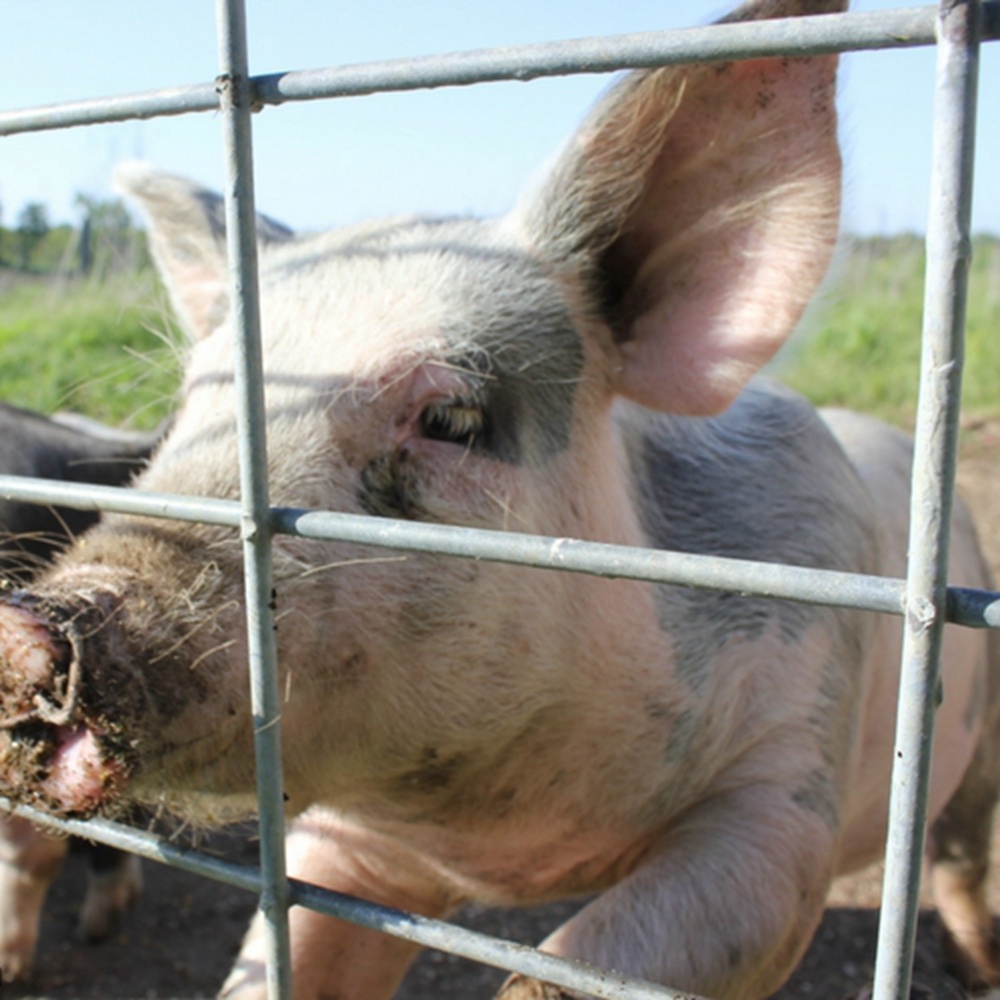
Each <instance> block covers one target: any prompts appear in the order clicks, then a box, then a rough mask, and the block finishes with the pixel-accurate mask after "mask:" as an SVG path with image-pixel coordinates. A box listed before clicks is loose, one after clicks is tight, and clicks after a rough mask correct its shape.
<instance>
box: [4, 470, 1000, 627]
mask: <svg viewBox="0 0 1000 1000" xmlns="http://www.w3.org/2000/svg"><path fill="white" fill-rule="evenodd" d="M0 497H2V498H4V499H7V500H25V501H28V502H31V503H50V504H58V505H60V506H65V507H73V508H76V509H78V510H101V511H113V512H115V513H122V514H137V515H143V516H146V517H154V518H158V519H170V520H176V521H196V522H200V523H202V524H215V525H222V526H225V527H230V528H233V529H239V528H240V526H241V524H242V520H241V519H242V513H241V509H240V506H239V504H238V503H237V502H236V501H233V500H217V499H213V498H211V497H201V498H199V497H190V496H181V495H174V494H169V493H149V492H146V491H143V490H133V489H125V488H121V487H115V486H91V485H86V484H82V483H72V484H69V483H58V482H54V481H53V480H50V479H30V478H28V477H22V476H0ZM271 529H272V530H273V531H274V532H276V533H277V534H285V535H295V536H298V537H300V538H313V539H317V540H324V541H341V542H352V543H354V544H357V545H371V546H374V547H376V548H385V549H392V550H401V551H409V552H422V553H427V554H430V555H442V556H453V557H458V558H465V559H483V560H487V561H490V562H503V563H509V564H512V565H518V566H531V567H535V568H536V569H549V570H561V571H564V572H571V573H587V574H590V575H592V576H603V577H611V578H620V579H628V580H643V581H645V582H647V583H665V584H677V585H680V586H685V587H698V588H701V589H706V590H728V591H732V592H734V593H739V594H743V595H746V596H758V597H770V598H776V599H783V600H795V601H801V602H803V603H807V604H824V605H829V606H831V607H841V608H854V609H856V610H860V611H877V612H880V613H883V614H890V615H903V614H904V611H905V603H906V584H905V581H903V580H901V579H896V578H892V577H882V576H870V575H866V574H862V573H843V572H839V571H836V570H825V569H815V568H813V567H807V566H789V565H787V564H783V563H764V562H754V561H751V560H748V559H727V558H722V557H719V556H704V555H697V554H694V553H687V552H671V551H661V550H657V549H647V548H640V547H637V546H630V545H611V544H607V543H604V542H590V541H584V540H581V539H573V538H552V537H546V536H543V535H529V534H522V533H519V532H511V531H495V530H489V529H486V528H466V527H461V526H458V525H447V524H432V523H423V522H418V521H403V520H397V519H394V518H388V517H386V518H383V517H370V516H368V515H365V514H343V513H340V512H337V511H318V510H303V509H298V508H291V507H274V508H272V509H271ZM947 619H948V621H949V622H952V623H954V624H957V625H964V626H966V627H969V628H993V629H995V628H1000V592H994V591H989V590H979V589H975V588H970V587H949V588H948V596H947Z"/></svg>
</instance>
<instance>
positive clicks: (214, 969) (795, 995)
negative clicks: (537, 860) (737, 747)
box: [2, 419, 1000, 1000]
mask: <svg viewBox="0 0 1000 1000" xmlns="http://www.w3.org/2000/svg"><path fill="white" fill-rule="evenodd" d="M998 481H1000V419H991V420H982V421H973V422H969V423H968V425H967V426H966V427H965V428H964V430H963V445H962V458H961V461H960V468H959V483H960V489H961V491H962V494H963V495H964V496H965V498H966V499H967V500H968V502H969V503H970V504H971V505H972V506H973V508H974V511H975V513H976V515H977V520H978V522H979V525H980V530H981V532H982V535H983V542H984V545H985V547H986V550H987V552H988V554H989V557H990V562H991V565H992V567H993V571H994V574H995V575H996V576H997V578H998V579H1000V514H998V513H997V511H996V504H995V496H996V489H997V483H998ZM209 846H216V847H217V848H218V849H220V850H222V851H224V852H225V853H226V854H227V855H228V856H230V857H235V858H236V859H238V860H243V861H247V862H253V861H254V846H253V844H252V843H251V842H250V841H249V840H248V838H247V837H245V836H243V837H241V836H239V835H234V836H227V837H225V838H222V839H220V840H218V841H216V842H215V844H214V845H211V844H210V845H209ZM993 857H994V863H995V865H996V870H995V871H994V875H993V878H992V880H991V885H990V903H991V909H992V910H993V912H994V913H995V914H996V915H997V916H998V918H1000V826H998V829H997V833H996V834H995V836H994V851H993ZM84 878H85V874H84V868H83V862H82V858H80V857H78V856H72V857H71V858H70V861H69V862H68V864H67V867H66V870H65V871H64V873H63V875H62V876H61V877H60V879H59V880H58V881H57V882H56V885H55V886H54V888H53V891H52V893H51V894H50V898H49V900H48V904H47V907H46V911H45V918H44V925H43V928H42V938H41V943H40V947H39V952H38V963H37V970H36V976H35V979H34V981H33V982H32V983H30V984H28V985H25V986H4V987H3V994H2V995H3V997H4V1000H8V998H10V1000H14V998H18V1000H29V998H38V1000H41V998H52V1000H63V998H65V1000H69V998H78V1000H97V998H101V1000H126V998H129V1000H132V998H140V997H143V998H145V997H149V998H193V997H211V996H213V995H214V993H215V991H216V990H217V989H218V987H219V985H220V984H221V982H222V980H223V978H224V976H225V973H226V971H227V969H228V967H229V965H230V963H231V962H232V960H233V958H234V957H235V955H236V952H237V950H238V947H239V943H240V938H241V936H242V934H243V931H244V930H245V928H246V924H247V922H248V920H249V918H250V915H251V912H252V910H253V908H254V899H253V898H252V897H251V896H250V895H249V894H247V893H245V892H242V891H240V890H238V889H232V888H229V887H227V886H224V885H221V884H218V883H214V882H211V881H209V880H207V879H201V878H198V877H196V876H193V875H188V874H186V873H184V872H179V871H174V870H172V869H169V868H166V867H164V866H162V865H155V864H153V863H151V862H147V863H146V864H145V878H146V891H145V893H144V895H143V897H142V899H141V900H140V901H139V903H138V904H137V905H136V906H135V908H134V909H133V910H132V911H131V912H130V914H129V915H128V917H127V919H126V921H125V925H124V926H123V927H122V928H121V931H120V932H119V934H118V935H117V936H116V937H115V938H114V939H113V940H112V941H109V942H106V943H104V944H100V945H92V946H87V945H83V944H79V943H77V942H76V940H75V935H74V928H75V923H76V914H77V908H78V906H79V902H80V900H81V898H82V895H83V888H84ZM880 879H881V872H880V871H879V870H878V869H877V868H875V869H872V870H869V871H867V872H864V873H862V874H860V875H858V876H854V877H852V878H850V879H847V880H843V881H842V882H841V883H839V884H838V885H837V886H836V887H835V889H834V893H833V897H832V899H831V906H830V908H829V909H828V911H827V913H826V916H825V918H824V920H823V923H822V925H821V926H820V929H819V931H818V933H817V934H816V937H815V939H814V941H813V944H812V946H811V948H810V950H809V952H808V954H807V956H806V958H805V960H804V961H803V963H802V964H801V966H800V967H799V970H798V971H797V972H796V974H795V976H794V977H793V979H792V980H791V982H790V983H789V984H788V985H787V986H786V987H785V988H784V989H783V990H781V992H780V993H779V994H777V997H778V998H780V1000H842V998H845V997H846V996H848V995H849V994H850V993H851V992H852V991H853V990H856V989H858V988H859V987H861V986H864V985H865V984H866V983H868V982H870V980H871V971H872V961H873V956H874V950H875V940H876V935H877V927H878V920H877V910H876V909H875V906H876V904H877V901H878V894H879V889H880ZM573 909H574V907H573V906H572V905H568V904H561V905H556V906H549V907H544V908H541V909H539V910H536V911H521V910H519V911H480V910H468V911H466V912H464V913H463V914H461V916H460V922H462V923H465V924H467V925H469V926H472V927H475V928H477V929H480V930H484V931H486V932H488V933H491V934H497V935H499V936H501V937H505V938H508V939H510V940H515V941H520V942H524V943H536V942H537V941H539V940H540V939H541V938H543V937H544V936H545V934H546V933H547V931H548V930H549V929H551V928H552V927H554V926H555V925H556V924H558V923H559V922H561V921H562V920H564V919H566V917H567V916H568V915H569V914H570V913H571V912H572V911H573ZM938 934H939V928H938V923H937V917H936V915H935V914H934V913H933V911H932V910H930V909H927V910H925V911H924V913H923V914H922V917H921V921H920V928H919V934H918V942H917V954H916V966H915V978H914V984H915V988H914V992H913V996H914V997H926V998H928V1000H931V998H934V1000H952V998H955V1000H958V998H962V997H964V995H965V994H964V993H963V991H962V990H960V989H959V988H958V986H957V985H956V983H955V982H954V980H952V979H951V978H950V977H949V976H948V975H947V973H946V971H945V970H944V968H943V962H942V956H941V951H940V947H939V939H938ZM503 978H504V974H503V973H501V972H499V971H497V970H491V969H487V968H484V967H481V966H477V965H475V964H474V963H471V962H466V961H462V960H459V959H455V958H453V957H451V956H447V955H442V954H438V953H436V952H424V953H423V954H422V955H421V958H420V959H419V961H418V963H417V964H416V965H415V966H414V967H413V969H412V970H411V971H410V974H409V976H408V978H407V980H406V982H405V983H404V985H403V987H402V988H401V991H400V992H399V994H398V998H399V1000H432V998H434V1000H460V998H461V1000H472V998H475V997H482V998H484V1000H485V998H487V997H489V996H491V995H492V992H493V990H494V989H495V988H496V987H497V986H498V985H499V984H500V983H501V982H502V981H503Z"/></svg>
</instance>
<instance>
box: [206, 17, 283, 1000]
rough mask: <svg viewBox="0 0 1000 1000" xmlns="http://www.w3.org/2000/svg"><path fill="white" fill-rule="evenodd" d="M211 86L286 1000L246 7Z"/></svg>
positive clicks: (264, 863)
mask: <svg viewBox="0 0 1000 1000" xmlns="http://www.w3.org/2000/svg"><path fill="white" fill-rule="evenodd" d="M216 20H217V24H218V33H219V69H220V75H219V78H218V80H217V85H218V90H219V98H220V105H221V119H222V135H223V146H224V151H225V168H226V187H225V211H226V241H227V250H228V258H229V279H230V289H231V295H230V309H231V310H232V327H233V331H234V333H235V335H236V336H235V348H236V354H235V357H234V358H233V371H234V380H235V387H236V428H237V436H238V440H239V465H240V470H239V471H240V512H241V516H240V535H241V538H242V542H243V577H244V588H245V593H246V629H247V660H248V666H249V670H250V695H251V711H252V713H253V732H254V750H255V757H256V763H257V802H258V812H259V817H260V818H259V832H260V866H261V892H260V900H259V904H258V908H259V911H260V914H261V917H262V930H263V935H264V939H265V957H266V961H265V978H266V983H267V995H268V997H269V998H270V1000H282V998H285V997H291V995H292V962H291V946H290V942H289V935H288V907H289V886H288V879H287V875H286V869H285V803H284V799H285V796H284V787H283V778H282V771H281V695H280V693H279V690H278V651H277V643H276V641H275V638H274V615H273V612H272V607H273V596H272V595H273V585H272V573H271V524H270V515H269V508H270V500H269V495H268V481H267V430H266V420H267V418H266V416H265V409H264V374H263V360H262V357H263V355H262V350H261V342H260V303H259V288H258V281H257V229H256V218H257V216H256V211H255V209H254V186H253V141H252V135H251V124H250V115H251V100H250V81H249V75H250V74H249V69H248V63H247V37H246V12H245V10H244V6H243V0H217V3H216Z"/></svg>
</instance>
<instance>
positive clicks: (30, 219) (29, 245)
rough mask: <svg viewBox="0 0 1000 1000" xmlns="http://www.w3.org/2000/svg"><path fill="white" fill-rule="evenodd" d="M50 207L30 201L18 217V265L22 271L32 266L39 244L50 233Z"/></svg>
mask: <svg viewBox="0 0 1000 1000" xmlns="http://www.w3.org/2000/svg"><path fill="white" fill-rule="evenodd" d="M50 229H51V226H50V225H49V213H48V209H46V207H45V206H44V205H43V204H42V203H41V202H38V201H32V202H28V204H27V205H25V206H24V208H22V209H21V213H20V215H18V217H17V230H16V233H17V250H18V266H19V267H20V268H21V270H22V271H27V270H29V269H30V267H31V260H32V257H33V256H34V254H35V250H36V249H37V247H38V245H39V244H40V243H41V242H42V240H44V239H45V237H46V236H48V235H49V230H50Z"/></svg>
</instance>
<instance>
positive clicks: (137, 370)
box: [0, 270, 179, 428]
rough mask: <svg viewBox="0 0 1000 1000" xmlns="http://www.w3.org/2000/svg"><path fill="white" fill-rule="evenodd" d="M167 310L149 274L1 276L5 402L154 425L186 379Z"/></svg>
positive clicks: (1, 389) (0, 388) (0, 390)
mask: <svg viewBox="0 0 1000 1000" xmlns="http://www.w3.org/2000/svg"><path fill="white" fill-rule="evenodd" d="M164 303H165V297H164V295H163V293H162V291H161V290H160V288H159V286H158V285H157V283H156V281H155V278H154V275H153V272H152V271H150V270H145V271H140V272H139V273H138V274H118V275H114V276H112V277H110V278H108V279H106V280H105V281H103V282H96V281H83V280H80V279H67V278H54V277H51V276H50V277H47V278H39V277H28V276H23V275H12V274H10V273H9V272H7V273H4V272H0V399H3V400H4V401H6V402H9V403H14V404H16V405H18V406H25V407H28V408H30V409H34V410H39V411H41V412H43V413H51V412H53V411H55V410H59V409H72V410H76V411H77V412H80V413H85V414H87V415H89V416H92V417H94V418H96V419H98V420H103V421H106V422H108V423H112V424H117V425H128V426H132V427H136V428H148V427H152V426H154V425H155V424H156V423H157V422H158V421H159V420H160V419H162V418H163V417H164V416H165V415H166V414H167V412H169V410H170V409H171V407H172V405H173V402H174V399H175V394H176V387H177V384H178V380H179V375H178V372H179V367H178V361H177V356H176V355H177V352H176V350H175V349H174V348H173V347H172V346H171V343H172V342H173V343H176V342H177V337H176V336H175V335H171V336H169V337H167V336H165V335H164V333H163V332H162V331H167V330H170V329H171V323H170V321H169V320H168V318H167V310H166V307H165V304H164Z"/></svg>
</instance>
